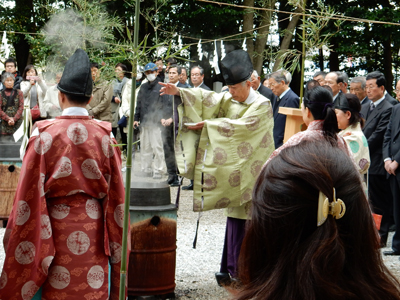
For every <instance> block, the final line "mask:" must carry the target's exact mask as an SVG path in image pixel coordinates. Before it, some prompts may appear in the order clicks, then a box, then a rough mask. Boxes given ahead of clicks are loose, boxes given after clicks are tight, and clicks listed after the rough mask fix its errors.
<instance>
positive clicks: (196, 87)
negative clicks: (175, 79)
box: [193, 80, 204, 89]
mask: <svg viewBox="0 0 400 300" xmlns="http://www.w3.org/2000/svg"><path fill="white" fill-rule="evenodd" d="M203 82H204V80H203V81H202V82H201V83H200V84H199V85H198V86H194V84H193V88H195V89H198V88H199V87H200V86H201V85H202V84H203Z"/></svg>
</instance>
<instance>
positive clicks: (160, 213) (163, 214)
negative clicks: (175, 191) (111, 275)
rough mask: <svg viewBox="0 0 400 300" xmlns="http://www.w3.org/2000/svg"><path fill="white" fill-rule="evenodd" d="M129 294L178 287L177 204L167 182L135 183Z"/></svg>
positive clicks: (163, 291)
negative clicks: (176, 274) (176, 267)
mask: <svg viewBox="0 0 400 300" xmlns="http://www.w3.org/2000/svg"><path fill="white" fill-rule="evenodd" d="M130 204H131V205H130V208H129V212H130V218H131V227H130V229H131V245H132V250H131V253H130V256H129V266H128V295H130V296H149V295H165V294H171V293H173V292H174V290H175V265H176V219H177V208H176V206H175V205H174V204H171V198H170V188H169V185H167V184H165V183H147V182H141V183H140V182H139V183H132V187H131V198H130Z"/></svg>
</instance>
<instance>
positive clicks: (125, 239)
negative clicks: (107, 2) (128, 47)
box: [119, 0, 140, 300]
mask: <svg viewBox="0 0 400 300" xmlns="http://www.w3.org/2000/svg"><path fill="white" fill-rule="evenodd" d="M139 3H140V1H139V0H136V6H135V31H134V35H133V45H134V49H133V50H134V51H137V47H138V38H139V10H140V7H139V5H140V4H139ZM136 73H137V57H136V58H135V59H134V61H133V65H132V90H131V103H130V109H129V111H130V116H129V124H128V126H129V127H128V142H127V143H128V145H127V158H126V177H125V208H124V227H123V235H122V254H121V275H120V279H121V281H120V286H119V300H125V286H126V270H127V264H126V263H127V255H128V253H127V252H128V238H130V237H128V232H129V228H128V226H129V202H130V201H129V199H130V192H131V172H132V148H133V147H132V142H133V110H134V104H135V100H136V75H137V74H136Z"/></svg>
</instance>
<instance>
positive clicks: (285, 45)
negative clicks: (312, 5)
mask: <svg viewBox="0 0 400 300" xmlns="http://www.w3.org/2000/svg"><path fill="white" fill-rule="evenodd" d="M302 11H303V8H302V7H297V8H296V10H295V13H301V12H302ZM299 19H300V15H293V16H292V19H291V20H290V22H289V25H288V27H287V28H286V31H285V35H284V37H283V40H282V43H281V46H280V49H279V53H278V56H277V59H276V61H275V64H274V68H273V71H274V72H275V71H276V70H278V69H279V68H280V67H281V65H282V54H283V53H285V51H286V50H288V49H289V46H290V43H291V42H292V38H293V31H294V29H295V28H296V26H297V23H298V21H299Z"/></svg>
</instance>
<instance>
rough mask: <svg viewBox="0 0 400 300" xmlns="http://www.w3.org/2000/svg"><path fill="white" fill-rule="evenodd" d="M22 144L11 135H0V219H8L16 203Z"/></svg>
mask: <svg viewBox="0 0 400 300" xmlns="http://www.w3.org/2000/svg"><path fill="white" fill-rule="evenodd" d="M20 146H21V143H15V142H13V141H12V139H11V137H9V136H1V137H0V199H1V201H0V220H8V217H9V216H10V213H11V209H12V206H13V203H14V197H15V192H16V190H17V186H18V178H19V174H20V173H21V167H22V162H21V159H20V158H19V148H20Z"/></svg>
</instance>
